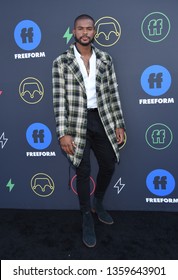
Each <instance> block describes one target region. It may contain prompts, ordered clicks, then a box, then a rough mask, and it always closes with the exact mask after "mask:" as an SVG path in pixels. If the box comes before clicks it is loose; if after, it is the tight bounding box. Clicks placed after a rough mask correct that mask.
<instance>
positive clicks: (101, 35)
mask: <svg viewBox="0 0 178 280" xmlns="http://www.w3.org/2000/svg"><path fill="white" fill-rule="evenodd" d="M95 29H96V35H95V41H96V42H97V43H98V44H99V45H101V46H103V47H111V46H113V45H115V44H116V43H117V41H118V40H119V39H120V36H121V27H120V24H119V23H118V21H117V20H116V19H114V18H112V17H108V16H106V17H102V18H100V19H99V20H97V22H96V23H95Z"/></svg>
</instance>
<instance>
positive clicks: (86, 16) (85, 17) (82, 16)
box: [74, 14, 95, 27]
mask: <svg viewBox="0 0 178 280" xmlns="http://www.w3.org/2000/svg"><path fill="white" fill-rule="evenodd" d="M80 19H90V20H91V21H93V25H95V20H94V19H93V18H92V17H91V16H89V15H87V14H82V15H80V16H78V17H76V19H75V20H74V27H75V25H76V22H77V21H78V20H80Z"/></svg>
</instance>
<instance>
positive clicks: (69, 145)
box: [59, 135, 76, 155]
mask: <svg viewBox="0 0 178 280" xmlns="http://www.w3.org/2000/svg"><path fill="white" fill-rule="evenodd" d="M59 141H60V145H61V149H62V150H63V151H64V152H65V153H66V154H69V155H74V150H75V148H76V145H75V143H74V140H73V138H72V136H70V135H65V136H63V137H61V138H60V139H59Z"/></svg>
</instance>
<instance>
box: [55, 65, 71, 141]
mask: <svg viewBox="0 0 178 280" xmlns="http://www.w3.org/2000/svg"><path fill="white" fill-rule="evenodd" d="M52 83H53V107H54V115H55V120H56V133H57V137H58V138H61V137H62V136H64V135H66V134H67V127H68V124H67V123H68V121H67V108H66V105H67V102H66V90H65V79H64V71H63V67H62V65H60V63H59V61H57V60H54V62H53V67H52Z"/></svg>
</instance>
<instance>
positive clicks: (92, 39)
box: [74, 36, 94, 46]
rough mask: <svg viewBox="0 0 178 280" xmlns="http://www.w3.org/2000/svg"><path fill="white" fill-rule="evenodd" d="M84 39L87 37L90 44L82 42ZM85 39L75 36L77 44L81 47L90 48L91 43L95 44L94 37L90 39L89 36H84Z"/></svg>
mask: <svg viewBox="0 0 178 280" xmlns="http://www.w3.org/2000/svg"><path fill="white" fill-rule="evenodd" d="M83 37H87V38H88V39H89V40H88V42H82V38H83ZM83 37H80V38H77V37H76V36H74V38H75V42H76V43H79V44H80V45H82V46H89V45H90V44H91V43H93V41H94V37H93V38H90V37H88V36H83Z"/></svg>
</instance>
